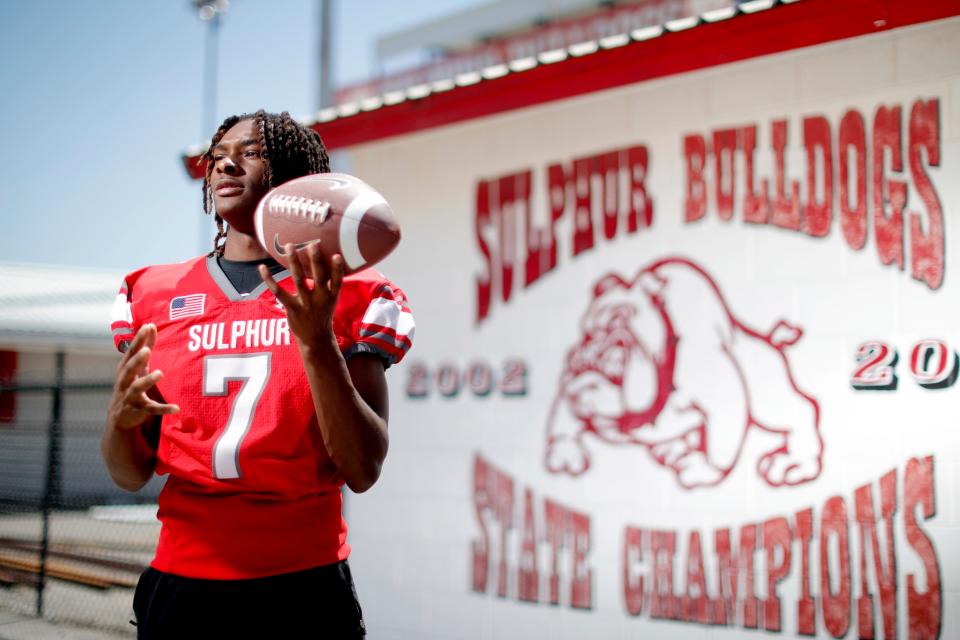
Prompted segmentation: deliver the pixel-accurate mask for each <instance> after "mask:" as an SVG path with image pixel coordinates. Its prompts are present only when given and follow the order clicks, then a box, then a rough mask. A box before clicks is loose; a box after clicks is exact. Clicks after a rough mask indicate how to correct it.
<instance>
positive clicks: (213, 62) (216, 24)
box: [192, 0, 230, 139]
mask: <svg viewBox="0 0 960 640" xmlns="http://www.w3.org/2000/svg"><path fill="white" fill-rule="evenodd" d="M192 2H193V6H194V8H195V9H196V10H197V15H198V16H199V17H200V19H201V20H203V21H204V22H206V23H207V40H206V46H205V47H204V56H203V59H204V72H203V123H202V125H203V131H202V132H201V139H203V138H206V137H208V136H210V135H211V134H212V133H213V127H214V125H215V122H214V120H215V118H216V115H217V35H218V32H219V30H220V16H221V15H222V14H223V13H225V12H226V10H227V7H229V6H230V0H192Z"/></svg>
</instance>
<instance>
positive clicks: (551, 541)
mask: <svg viewBox="0 0 960 640" xmlns="http://www.w3.org/2000/svg"><path fill="white" fill-rule="evenodd" d="M543 513H544V520H545V524H546V528H547V536H546V539H547V546H548V547H549V548H550V555H549V558H550V563H549V567H548V574H547V576H548V577H547V583H548V585H549V587H548V589H549V595H548V596H547V602H549V603H550V604H560V569H559V565H560V561H559V558H560V551H561V550H562V549H563V547H564V545H565V542H566V536H565V535H564V531H565V530H566V522H565V516H566V510H565V509H564V508H563V507H561V506H560V505H559V504H557V503H555V502H553V501H552V500H549V499H547V500H544V502H543Z"/></svg>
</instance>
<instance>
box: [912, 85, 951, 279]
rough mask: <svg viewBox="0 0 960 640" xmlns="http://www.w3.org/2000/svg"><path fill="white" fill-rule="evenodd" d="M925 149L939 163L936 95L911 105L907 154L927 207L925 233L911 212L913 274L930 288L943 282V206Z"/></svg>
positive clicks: (915, 183) (938, 110)
mask: <svg viewBox="0 0 960 640" xmlns="http://www.w3.org/2000/svg"><path fill="white" fill-rule="evenodd" d="M923 151H926V153H927V163H928V164H929V165H930V166H932V167H939V166H940V101H939V100H937V99H936V98H933V99H931V100H926V101H924V100H918V101H916V102H914V103H913V108H912V109H910V141H909V150H908V156H909V162H910V177H911V179H912V180H913V184H914V185H915V186H916V188H917V193H918V194H919V195H920V200H922V201H923V204H924V206H925V207H926V209H927V221H926V227H927V231H926V233H924V231H923V225H922V224H921V216H920V214H918V213H915V212H913V211H911V212H910V214H909V215H910V274H911V275H912V276H913V277H914V278H916V279H917V280H920V281H921V282H925V283H926V284H927V286H928V287H930V288H931V289H937V288H939V287H940V285H941V283H942V282H943V267H944V266H943V250H944V249H943V210H942V209H941V207H940V199H939V198H938V197H937V192H936V191H934V189H933V184H932V183H931V182H930V177H929V176H928V175H927V172H926V171H925V170H924V168H923V159H922V158H921V154H922V152H923Z"/></svg>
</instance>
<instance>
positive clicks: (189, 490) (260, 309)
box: [102, 111, 413, 638]
mask: <svg viewBox="0 0 960 640" xmlns="http://www.w3.org/2000/svg"><path fill="white" fill-rule="evenodd" d="M206 161H207V173H206V179H205V180H204V183H203V207H204V211H206V212H208V213H209V212H212V213H213V214H214V215H215V218H216V223H217V229H218V233H217V235H216V238H215V239H214V249H213V251H211V252H210V254H208V255H205V256H200V257H198V258H194V259H192V260H187V261H185V262H180V263H177V264H170V265H162V266H151V267H145V268H142V269H138V270H137V271H134V272H132V273H130V274H129V275H128V276H127V277H126V279H125V280H124V282H123V285H122V287H121V288H120V293H119V295H118V297H117V302H116V305H115V307H114V318H113V324H112V330H113V335H114V339H115V341H116V344H117V347H118V349H119V350H120V351H121V352H123V356H122V359H121V362H120V364H119V365H118V367H117V373H116V383H115V386H114V391H113V396H112V398H111V401H110V406H109V409H108V412H107V420H106V426H105V431H104V436H103V446H102V450H103V456H104V460H105V461H106V465H107V468H108V469H109V471H110V474H111V476H112V477H113V479H114V481H115V482H116V483H117V484H118V485H119V486H121V487H123V488H125V489H128V490H130V491H136V490H138V489H140V488H141V487H143V486H144V485H145V484H146V483H147V482H148V481H149V480H150V479H151V478H152V477H153V475H154V474H155V473H156V474H161V475H166V476H167V480H166V484H165V485H164V487H163V489H162V491H161V493H160V498H159V512H158V518H159V520H160V522H161V530H160V539H159V542H158V545H157V550H156V555H155V557H154V560H153V562H152V563H151V565H150V567H149V568H148V569H147V570H146V571H145V572H144V573H143V575H142V576H141V578H140V582H139V584H138V586H137V589H136V592H135V595H134V602H133V609H134V613H135V616H136V624H137V632H138V637H139V638H177V637H201V636H206V637H239V638H247V637H278V638H279V637H298V638H299V637H316V638H359V637H362V636H363V635H364V626H363V619H362V615H361V611H360V606H359V604H358V601H357V596H356V592H355V590H354V586H353V581H352V578H351V576H350V569H349V567H348V565H347V556H348V555H349V553H350V547H349V545H348V544H347V541H346V536H347V527H346V523H345V522H344V520H343V518H342V517H341V506H342V505H341V492H340V488H341V486H342V485H343V484H346V485H347V486H348V487H349V488H350V489H352V490H353V491H356V492H361V491H365V490H367V489H369V488H370V487H371V486H372V485H373V484H374V483H375V482H376V481H377V478H378V477H379V475H380V469H381V466H382V464H383V461H384V458H385V456H386V453H387V383H386V378H385V375H384V369H385V368H386V367H388V366H390V365H391V364H393V363H395V362H397V361H399V360H400V359H401V358H402V357H403V356H404V354H405V353H406V351H407V350H408V349H409V347H410V340H411V338H412V337H413V319H412V316H411V315H410V310H409V308H408V307H407V302H406V299H405V297H404V295H403V292H402V291H401V290H400V289H399V288H397V287H396V286H395V285H394V284H393V283H391V282H390V281H388V280H387V279H385V278H384V276H383V275H381V274H380V273H378V272H377V271H375V270H373V269H365V270H363V271H360V272H358V273H355V274H352V275H350V276H348V277H344V275H343V273H344V263H343V260H342V258H340V256H334V257H333V259H332V260H331V263H330V264H326V263H325V260H324V259H323V258H322V257H321V255H320V253H319V251H317V250H316V247H315V246H312V247H311V248H310V249H301V250H300V256H301V257H302V258H303V259H304V263H305V264H308V265H309V269H308V270H307V272H306V273H305V272H304V270H305V269H304V267H303V266H301V264H300V261H299V260H296V259H293V260H291V261H290V262H291V271H290V272H288V271H285V270H283V267H282V266H281V265H279V264H278V263H277V262H275V261H274V260H272V259H271V258H270V257H269V256H268V254H267V253H266V251H264V249H263V248H262V247H260V245H259V244H258V243H257V241H256V239H255V231H254V223H253V214H254V211H255V209H256V206H257V203H258V201H259V200H260V198H261V197H262V196H263V195H264V194H265V193H266V192H267V191H268V190H269V189H270V188H271V187H274V186H277V185H279V184H282V183H284V182H286V181H288V180H290V179H292V178H296V177H299V176H303V175H307V174H311V173H321V172H327V171H329V170H330V168H329V161H328V158H327V153H326V150H325V148H324V145H323V143H322V141H321V140H320V137H319V136H318V135H317V134H316V132H314V131H312V130H311V129H309V128H306V127H303V126H301V125H299V124H298V123H296V122H295V121H294V120H293V119H291V118H290V116H289V114H287V113H286V112H284V113H282V114H280V115H276V114H271V113H265V112H264V111H258V112H256V113H254V114H245V115H241V116H234V117H230V118H227V119H226V120H225V121H224V122H223V124H222V125H221V126H220V128H219V129H218V130H217V132H216V133H215V134H214V136H213V138H212V140H211V142H210V148H209V150H208V151H207V153H206ZM287 250H288V251H293V250H294V247H293V246H292V245H288V246H287Z"/></svg>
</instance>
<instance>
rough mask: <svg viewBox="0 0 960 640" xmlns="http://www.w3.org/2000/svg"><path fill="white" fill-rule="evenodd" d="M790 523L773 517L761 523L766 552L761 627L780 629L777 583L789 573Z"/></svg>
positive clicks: (773, 629) (771, 629)
mask: <svg viewBox="0 0 960 640" xmlns="http://www.w3.org/2000/svg"><path fill="white" fill-rule="evenodd" d="M790 543H791V538H790V523H789V522H787V519H786V518H773V519H771V520H767V521H766V522H764V523H763V548H764V549H765V550H766V552H767V599H766V600H764V602H763V628H764V629H766V630H767V631H780V627H781V622H780V596H779V595H778V594H777V585H778V584H780V582H782V581H783V580H784V578H786V577H787V575H789V573H790V562H791V558H790Z"/></svg>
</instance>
